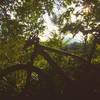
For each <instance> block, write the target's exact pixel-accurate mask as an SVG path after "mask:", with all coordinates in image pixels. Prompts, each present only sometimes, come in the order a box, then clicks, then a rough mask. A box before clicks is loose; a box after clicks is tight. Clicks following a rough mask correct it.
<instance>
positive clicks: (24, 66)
mask: <svg viewBox="0 0 100 100" xmlns="http://www.w3.org/2000/svg"><path fill="white" fill-rule="evenodd" d="M18 70H25V71H26V72H28V71H29V65H27V64H16V65H13V66H11V67H9V68H7V69H4V70H3V71H2V72H1V73H0V80H1V79H2V78H3V77H4V76H6V75H8V74H10V73H12V72H15V71H18ZM30 70H31V71H32V72H35V73H36V74H38V75H39V76H40V77H42V78H43V79H44V80H45V82H46V85H47V88H48V91H50V92H49V93H48V96H47V98H48V100H49V99H50V98H51V96H52V97H53V98H54V93H53V92H54V87H53V84H52V82H51V79H50V77H49V75H47V74H46V73H45V72H44V71H43V70H41V69H39V68H37V67H35V66H31V67H30ZM50 93H51V94H50ZM47 98H46V99H47ZM7 99H8V97H7ZM10 99H11V98H10ZM28 99H29V98H28ZM28 99H27V100H28ZM13 100H14V99H13ZM17 100H19V98H18V99H17ZM25 100H26V98H25Z"/></svg>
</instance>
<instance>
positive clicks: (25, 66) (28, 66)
mask: <svg viewBox="0 0 100 100" xmlns="http://www.w3.org/2000/svg"><path fill="white" fill-rule="evenodd" d="M32 45H34V50H33V51H32V55H31V57H30V61H29V62H27V63H18V64H15V65H12V66H10V67H8V68H7V69H4V70H3V71H1V73H0V82H1V83H3V84H6V85H5V86H1V87H4V88H6V86H7V84H8V85H9V84H10V82H9V80H10V78H9V77H11V75H13V74H14V73H17V72H18V71H24V75H26V78H25V83H24V86H23V87H22V88H21V89H19V90H20V94H18V95H17V96H16V98H17V99H16V98H14V97H15V95H14V94H12V96H11V98H10V99H12V98H13V99H12V100H14V99H15V100H19V98H21V97H24V98H25V100H29V97H30V96H31V97H34V99H35V100H38V99H39V100H40V99H41V98H43V100H56V92H55V89H54V84H53V81H52V79H51V77H50V75H49V74H48V73H46V72H45V71H43V70H42V69H40V68H38V67H37V66H34V65H33V63H34V60H35V58H36V57H37V56H38V55H41V56H43V57H44V59H45V60H46V61H47V62H48V63H49V65H50V66H51V67H52V68H53V69H54V70H55V71H56V72H57V73H58V74H59V75H60V76H61V78H62V80H64V81H65V82H66V83H69V84H70V82H72V80H70V79H69V77H68V76H67V75H66V74H65V72H64V71H63V70H62V68H61V67H60V66H59V64H58V63H57V62H55V61H54V60H53V58H52V57H51V56H50V55H49V54H48V52H47V51H49V52H55V53H58V54H60V55H63V56H71V57H72V58H74V59H76V60H77V61H79V62H81V63H83V64H85V63H86V60H85V59H83V58H82V57H79V56H76V55H74V54H70V53H68V52H66V51H64V50H61V49H55V48H51V47H47V46H43V45H41V44H40V41H39V37H38V36H35V35H34V36H32V37H30V38H29V39H28V40H27V41H26V43H25V46H24V50H25V49H27V48H28V47H31V46H32ZM34 73H35V74H37V77H35V78H34V77H33V76H34ZM32 75H33V76H32ZM32 81H33V82H35V83H36V84H38V85H40V83H41V85H43V84H45V87H42V86H41V85H40V86H41V87H42V88H40V89H41V93H40V94H35V95H33V94H31V93H32V91H30V90H31V89H32V86H31V85H32ZM41 81H42V82H41ZM36 84H35V86H36ZM9 87H10V90H11V88H12V87H13V86H12V85H11V86H9ZM15 90H16V89H15ZM12 91H14V89H13V90H12ZM0 92H1V94H0V97H1V98H3V99H2V100H6V99H8V98H9V95H8V94H7V93H8V92H7V90H6V89H5V92H4V94H6V95H3V94H2V93H3V90H2V89H1V90H0ZM6 92H7V93H6ZM43 92H44V93H43ZM41 95H42V96H41ZM52 97H53V98H52ZM30 100H31V98H30ZM32 100H33V99H32Z"/></svg>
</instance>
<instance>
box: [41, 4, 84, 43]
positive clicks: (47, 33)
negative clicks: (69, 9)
mask: <svg viewBox="0 0 100 100" xmlns="http://www.w3.org/2000/svg"><path fill="white" fill-rule="evenodd" d="M72 6H74V5H72ZM53 10H54V12H55V13H56V15H58V16H59V15H60V14H62V13H63V12H65V11H66V9H65V8H63V7H60V9H59V8H58V7H57V6H56V5H55V6H54V9H53ZM80 10H81V8H79V7H77V8H75V12H77V11H80ZM43 18H44V20H45V26H46V29H45V31H44V34H43V35H42V36H40V39H41V41H46V40H47V39H48V38H49V37H50V34H51V33H52V32H56V33H59V32H58V27H57V26H56V25H55V24H54V23H53V22H52V21H51V20H50V17H49V15H48V14H47V13H46V14H44V16H43ZM71 20H72V22H75V21H76V20H77V18H76V16H74V15H72V16H71ZM69 39H70V40H71V42H82V41H83V35H82V33H78V34H77V35H76V36H75V37H74V38H73V35H72V34H68V35H66V36H65V40H69Z"/></svg>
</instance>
